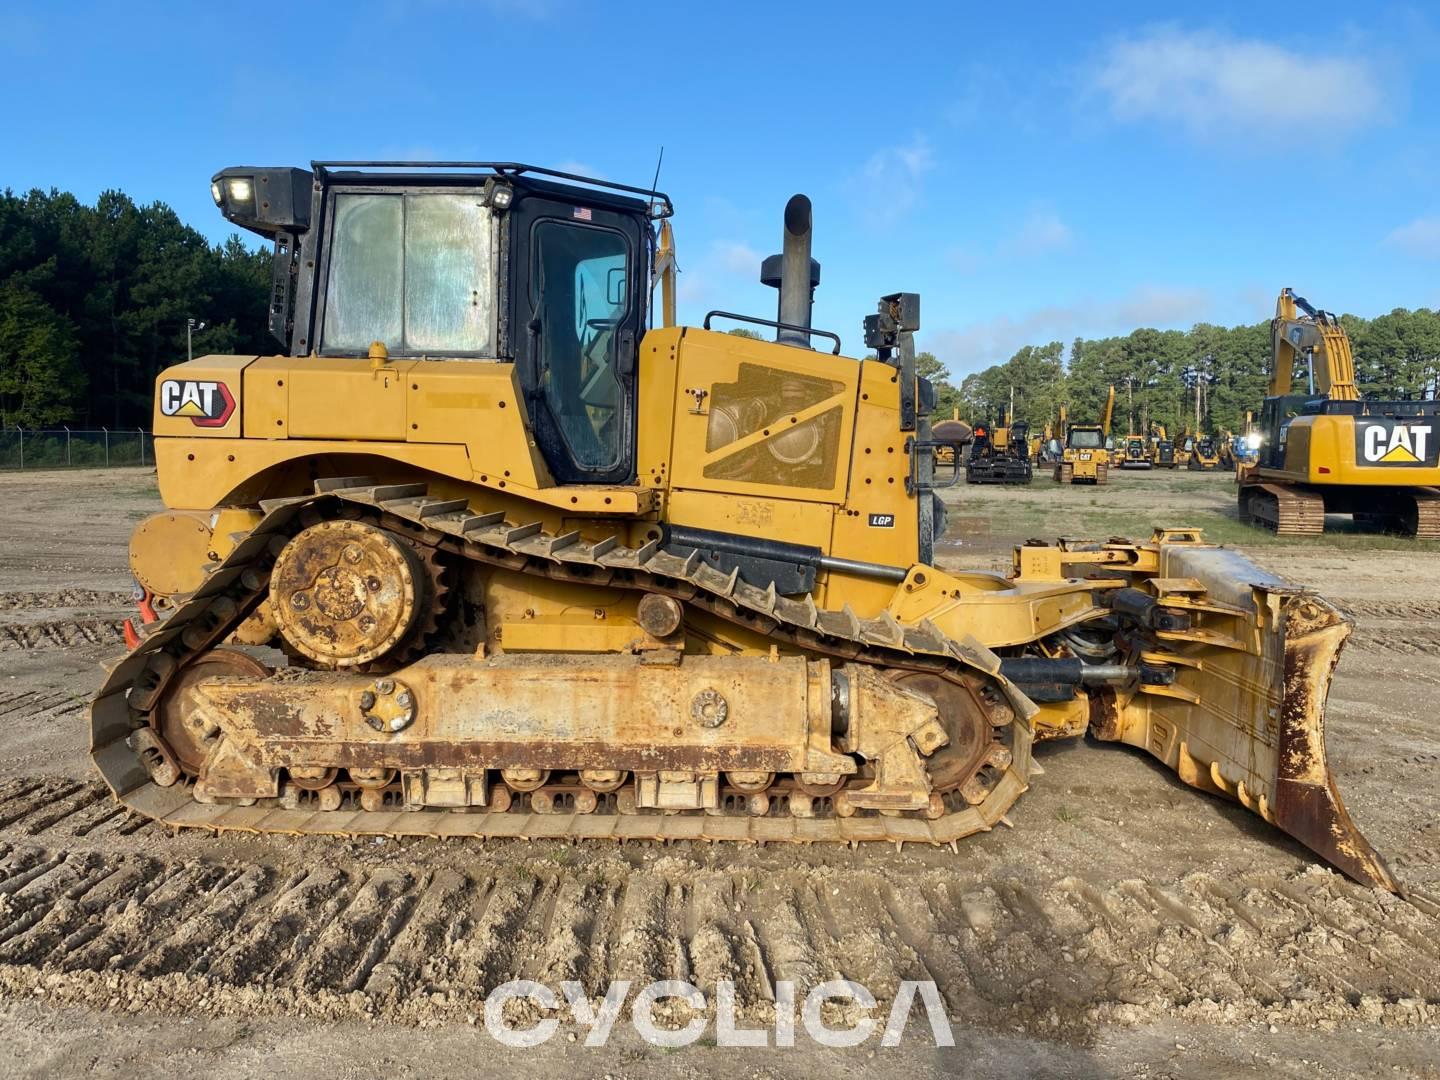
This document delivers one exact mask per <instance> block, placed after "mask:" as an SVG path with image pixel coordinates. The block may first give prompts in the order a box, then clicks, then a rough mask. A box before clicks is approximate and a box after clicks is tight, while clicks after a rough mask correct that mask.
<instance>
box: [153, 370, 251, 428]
mask: <svg viewBox="0 0 1440 1080" xmlns="http://www.w3.org/2000/svg"><path fill="white" fill-rule="evenodd" d="M160 412H161V413H163V414H164V415H165V416H188V417H189V418H190V422H191V423H192V424H194V425H195V426H196V427H224V426H225V424H226V421H228V420H229V419H230V417H231V416H232V415H233V414H234V412H235V395H233V394H232V393H230V388H229V387H228V386H226V385H225V384H224V383H223V382H210V381H206V380H204V379H166V380H165V381H164V382H162V383H161V384H160Z"/></svg>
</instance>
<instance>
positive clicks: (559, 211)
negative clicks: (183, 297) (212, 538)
mask: <svg viewBox="0 0 1440 1080" xmlns="http://www.w3.org/2000/svg"><path fill="white" fill-rule="evenodd" d="M564 180H569V181H577V182H574V183H567V182H561V181H564ZM277 193H278V196H283V197H277ZM212 194H213V195H215V198H216V202H217V203H219V205H220V207H221V209H222V210H223V211H224V212H225V215H226V217H228V218H230V220H232V221H234V222H235V223H237V224H239V225H241V226H243V227H245V228H248V229H250V230H251V231H253V232H258V233H260V234H261V235H263V236H268V237H271V238H273V239H274V240H275V241H276V252H275V275H274V276H275V284H274V289H273V296H272V301H273V302H272V319H271V330H272V331H273V332H274V333H275V336H276V337H278V338H280V340H281V341H283V342H284V343H285V344H286V345H287V347H288V348H289V351H290V355H292V356H322V357H325V356H335V357H347V356H348V357H356V356H366V355H373V354H372V353H371V347H372V343H375V342H378V343H379V344H380V345H382V346H384V354H385V355H386V356H387V357H389V358H397V359H398V358H409V359H417V360H444V361H455V362H500V363H514V364H515V365H516V368H517V373H518V375H519V381H520V385H521V388H522V390H523V392H524V394H525V398H526V406H527V413H528V416H529V420H530V424H531V427H532V430H533V431H534V434H535V439H536V442H537V444H538V446H539V447H540V449H541V452H542V453H543V455H544V457H545V461H546V464H547V465H548V466H549V469H550V472H551V473H552V475H553V476H554V478H555V480H556V481H557V482H558V483H561V484H584V483H597V484H615V483H625V482H628V481H630V480H632V479H633V477H634V472H635V400H636V387H635V359H636V353H637V343H638V341H639V339H640V337H641V335H642V334H643V333H644V330H645V328H646V326H647V321H648V320H647V311H646V306H647V299H648V297H647V289H646V285H645V283H646V282H647V280H648V277H649V268H650V264H651V262H652V256H653V251H654V237H653V234H652V230H651V227H650V219H651V217H659V216H664V215H665V214H667V213H668V212H669V207H670V203H669V200H668V199H666V198H664V196H661V195H658V193H653V192H647V191H641V190H639V189H632V188H625V187H623V185H610V184H603V183H600V182H595V181H590V180H586V179H585V178H581V177H572V176H569V175H568V174H563V173H551V172H548V171H547V170H540V169H535V168H533V167H529V166H513V165H508V164H504V163H499V164H495V163H464V164H457V165H453V166H450V165H445V166H439V167H435V168H428V167H420V166H411V165H390V164H386V163H377V164H373V165H369V164H365V163H350V162H343V163H330V164H323V163H317V164H315V165H314V166H312V170H311V171H309V172H306V171H305V170H298V169H285V170H257V169H246V168H240V169H226V170H224V171H223V172H221V173H220V174H219V175H217V177H216V178H215V183H214V184H213V185H212ZM637 196H648V197H649V201H646V199H645V198H641V197H637ZM657 209H658V211H659V212H658V213H657V212H655V211H656V210H657ZM292 291H293V296H292V295H291V293H292ZM477 419H478V418H477Z"/></svg>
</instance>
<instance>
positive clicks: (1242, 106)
mask: <svg viewBox="0 0 1440 1080" xmlns="http://www.w3.org/2000/svg"><path fill="white" fill-rule="evenodd" d="M1091 85H1092V89H1094V90H1096V91H1098V92H1099V93H1100V94H1101V95H1103V96H1104V97H1105V98H1107V99H1108V101H1109V104H1110V110H1111V112H1112V114H1113V115H1114V116H1115V117H1117V118H1118V119H1121V120H1155V121H1160V122H1162V123H1173V124H1179V125H1180V126H1181V127H1183V128H1185V129H1186V130H1187V131H1188V132H1189V133H1190V134H1192V135H1198V136H1201V137H1206V138H1211V137H1224V136H1226V135H1235V134H1239V135H1243V136H1246V137H1250V136H1253V135H1254V134H1255V133H1256V132H1257V131H1261V130H1264V129H1268V128H1271V127H1272V126H1274V127H1279V126H1282V125H1283V126H1289V125H1291V124H1293V123H1294V122H1295V121H1296V120H1297V119H1300V118H1304V117H1313V118H1314V120H1315V122H1316V123H1317V124H1318V125H1319V128H1318V131H1323V133H1324V134H1329V135H1333V134H1335V133H1340V132H1344V131H1347V130H1353V129H1355V128H1359V127H1361V126H1363V125H1365V124H1367V123H1369V122H1372V121H1375V120H1378V119H1380V118H1381V117H1382V115H1383V113H1384V111H1385V93H1384V91H1383V89H1382V87H1381V83H1380V78H1379V75H1378V73H1377V72H1376V70H1375V69H1374V67H1373V65H1372V64H1370V63H1369V62H1367V61H1366V60H1365V59H1363V58H1361V57H1359V56H1347V55H1335V54H1332V55H1328V56H1327V55H1323V54H1321V53H1319V52H1317V51H1316V50H1315V49H1314V48H1313V47H1307V48H1302V49H1300V50H1295V51H1292V50H1290V49H1286V48H1284V47H1282V46H1280V45H1275V44H1272V43H1270V42H1268V41H1261V40H1258V39H1254V38H1237V37H1230V36H1227V35H1224V34H1218V33H1212V32H1207V31H1184V30H1180V29H1178V28H1176V27H1158V28H1155V29H1152V30H1148V31H1146V32H1143V33H1141V34H1139V35H1137V36H1134V37H1128V38H1124V39H1121V40H1119V41H1116V42H1114V43H1113V44H1111V46H1110V47H1109V49H1108V50H1107V51H1106V53H1105V54H1104V56H1103V57H1102V59H1101V61H1100V63H1099V65H1098V67H1097V68H1096V69H1095V70H1094V72H1093V73H1092V78H1091Z"/></svg>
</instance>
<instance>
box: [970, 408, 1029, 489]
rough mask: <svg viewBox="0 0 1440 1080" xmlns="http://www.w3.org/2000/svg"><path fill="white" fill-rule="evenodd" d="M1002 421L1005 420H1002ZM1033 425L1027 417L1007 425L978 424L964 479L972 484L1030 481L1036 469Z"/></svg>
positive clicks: (972, 439)
mask: <svg viewBox="0 0 1440 1080" xmlns="http://www.w3.org/2000/svg"><path fill="white" fill-rule="evenodd" d="M1002 423H1003V421H1002ZM1029 434H1030V425H1029V424H1028V423H1027V422H1025V421H1024V420H1018V421H1014V422H1012V423H1010V424H1009V425H1008V426H1000V427H995V426H992V425H990V424H985V423H981V424H976V425H975V431H974V435H973V436H972V438H971V442H970V457H969V458H968V459H967V461H966V463H965V479H966V481H967V482H968V483H971V484H1028V483H1030V481H1031V479H1032V477H1033V475H1034V470H1033V467H1032V465H1031V463H1030V440H1029Z"/></svg>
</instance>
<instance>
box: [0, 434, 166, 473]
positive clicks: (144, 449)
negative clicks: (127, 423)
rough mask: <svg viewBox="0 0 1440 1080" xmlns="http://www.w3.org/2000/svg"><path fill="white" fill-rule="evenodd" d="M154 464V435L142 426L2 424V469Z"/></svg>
mask: <svg viewBox="0 0 1440 1080" xmlns="http://www.w3.org/2000/svg"><path fill="white" fill-rule="evenodd" d="M153 464H155V446H154V438H153V436H152V435H151V434H150V433H149V432H148V431H142V430H141V429H139V428H128V429H121V430H116V431H111V430H109V429H108V428H101V429H99V430H98V431H80V430H71V429H70V428H64V427H62V428H46V429H43V430H42V429H38V428H24V429H22V428H0V469H103V468H105V467H107V466H112V465H153Z"/></svg>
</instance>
